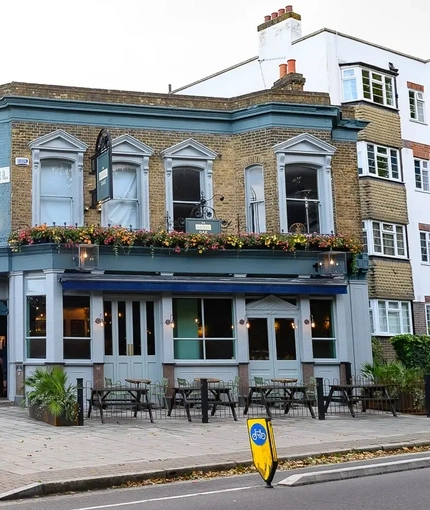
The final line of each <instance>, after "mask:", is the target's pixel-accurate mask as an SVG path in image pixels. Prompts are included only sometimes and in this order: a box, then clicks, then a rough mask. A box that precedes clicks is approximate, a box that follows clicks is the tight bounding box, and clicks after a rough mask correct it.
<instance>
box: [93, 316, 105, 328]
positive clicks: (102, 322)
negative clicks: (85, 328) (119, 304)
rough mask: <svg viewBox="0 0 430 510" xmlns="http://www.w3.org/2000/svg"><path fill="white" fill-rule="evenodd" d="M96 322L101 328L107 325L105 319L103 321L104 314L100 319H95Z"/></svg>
mask: <svg viewBox="0 0 430 510" xmlns="http://www.w3.org/2000/svg"><path fill="white" fill-rule="evenodd" d="M94 322H95V323H96V324H98V325H100V326H104V325H105V321H104V319H103V315H102V314H100V317H96V318H95V319H94Z"/></svg>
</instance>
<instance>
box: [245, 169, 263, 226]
mask: <svg viewBox="0 0 430 510" xmlns="http://www.w3.org/2000/svg"><path fill="white" fill-rule="evenodd" d="M245 189H246V196H245V199H246V228H247V230H248V232H255V233H260V232H265V231H266V208H265V202H264V175H263V167H262V166H261V165H254V166H250V167H248V168H246V169H245Z"/></svg>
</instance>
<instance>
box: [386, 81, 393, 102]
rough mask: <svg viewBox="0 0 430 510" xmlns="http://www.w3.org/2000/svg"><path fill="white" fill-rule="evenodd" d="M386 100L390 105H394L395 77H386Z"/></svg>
mask: <svg viewBox="0 0 430 510" xmlns="http://www.w3.org/2000/svg"><path fill="white" fill-rule="evenodd" d="M385 101H386V104H387V105H389V106H393V105H394V97H393V79H392V78H388V77H387V76H386V77H385Z"/></svg>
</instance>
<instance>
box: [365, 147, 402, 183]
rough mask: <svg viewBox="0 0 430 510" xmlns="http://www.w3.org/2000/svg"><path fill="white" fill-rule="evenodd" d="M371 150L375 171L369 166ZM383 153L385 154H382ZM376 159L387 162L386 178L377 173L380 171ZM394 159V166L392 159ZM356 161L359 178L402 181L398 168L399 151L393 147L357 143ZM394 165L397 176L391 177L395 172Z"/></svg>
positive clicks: (399, 168)
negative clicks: (368, 177) (367, 177)
mask: <svg viewBox="0 0 430 510" xmlns="http://www.w3.org/2000/svg"><path fill="white" fill-rule="evenodd" d="M371 150H373V154H374V160H375V171H372V168H371V166H370V161H369V159H370V158H369V156H370V155H371ZM384 152H385V153H386V154H384ZM378 158H379V159H381V158H382V159H385V160H386V161H387V167H388V176H387V177H385V176H383V175H380V174H379V172H380V171H382V169H380V168H378ZM394 158H395V160H396V161H395V164H394V162H393V159H394ZM357 161H358V174H359V176H360V177H362V176H365V175H367V176H370V177H375V178H378V179H384V180H390V181H397V182H401V181H402V171H401V166H400V154H399V150H398V149H395V148H394V147H387V146H385V145H376V144H374V143H369V142H358V143H357ZM395 165H397V174H398V177H395V176H394V175H393V170H394V173H395V172H396V168H395Z"/></svg>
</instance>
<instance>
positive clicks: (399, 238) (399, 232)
mask: <svg viewBox="0 0 430 510" xmlns="http://www.w3.org/2000/svg"><path fill="white" fill-rule="evenodd" d="M396 242H397V255H400V256H404V255H406V249H405V239H404V235H403V227H396Z"/></svg>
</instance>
